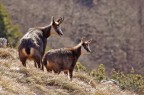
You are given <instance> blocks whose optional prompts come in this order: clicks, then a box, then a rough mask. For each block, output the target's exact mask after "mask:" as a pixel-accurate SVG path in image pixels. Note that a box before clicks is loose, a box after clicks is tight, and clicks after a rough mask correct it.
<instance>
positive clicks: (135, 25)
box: [1, 0, 144, 75]
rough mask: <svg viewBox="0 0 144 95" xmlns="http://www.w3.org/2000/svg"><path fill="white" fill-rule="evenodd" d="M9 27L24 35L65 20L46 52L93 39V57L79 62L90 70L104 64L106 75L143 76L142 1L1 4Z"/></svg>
mask: <svg viewBox="0 0 144 95" xmlns="http://www.w3.org/2000/svg"><path fill="white" fill-rule="evenodd" d="M1 2H2V3H3V4H4V5H5V6H6V8H7V9H8V11H9V13H10V16H11V19H12V23H13V24H19V26H20V29H21V31H22V32H23V33H26V32H27V30H28V28H30V27H35V26H44V25H47V24H49V22H50V17H51V16H54V17H60V16H64V17H65V20H64V23H63V24H62V30H63V32H64V36H63V37H61V38H60V37H58V36H51V37H50V38H49V39H48V47H49V48H61V47H71V46H74V45H75V44H76V43H77V42H78V41H79V39H80V38H81V37H83V36H86V37H87V38H92V39H93V42H92V44H91V48H92V54H91V55H85V56H83V57H81V58H80V61H81V63H83V64H85V66H87V67H88V68H89V69H95V68H97V66H98V65H99V64H104V65H105V66H106V70H107V71H109V72H110V71H111V69H112V68H114V69H115V70H117V71H119V70H120V71H123V72H125V73H130V71H131V69H134V70H135V73H139V74H143V75H144V69H143V68H142V67H143V66H144V64H143V63H144V58H143V57H144V48H143V47H144V44H143V43H144V40H143V39H144V32H143V31H144V28H143V25H144V24H143V23H144V19H143V16H144V10H143V9H144V6H143V5H144V1H143V0H40V1H39V0H21V1H20V0H10V1H9V0H1Z"/></svg>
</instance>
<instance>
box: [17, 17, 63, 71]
mask: <svg viewBox="0 0 144 95" xmlns="http://www.w3.org/2000/svg"><path fill="white" fill-rule="evenodd" d="M62 21H63V19H62V18H60V19H58V20H57V21H56V22H55V21H54V18H53V17H52V21H51V24H50V25H48V26H45V27H39V28H30V29H29V30H28V32H27V33H26V34H25V35H24V36H23V37H22V38H21V40H20V43H19V46H18V52H19V58H20V61H21V62H22V64H23V66H25V67H26V60H27V59H32V60H34V62H35V67H37V65H38V68H41V67H42V68H41V69H42V70H43V65H42V66H41V63H42V57H43V55H44V52H45V48H46V44H47V38H48V37H49V36H50V32H51V28H52V27H53V28H54V30H55V31H56V32H57V33H58V34H59V35H63V33H62V31H61V29H60V27H59V25H60V23H61V22H62Z"/></svg>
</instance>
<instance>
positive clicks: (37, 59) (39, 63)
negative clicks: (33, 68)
mask: <svg viewBox="0 0 144 95" xmlns="http://www.w3.org/2000/svg"><path fill="white" fill-rule="evenodd" d="M34 60H35V63H36V64H37V66H38V68H39V69H41V57H39V56H35V57H34Z"/></svg>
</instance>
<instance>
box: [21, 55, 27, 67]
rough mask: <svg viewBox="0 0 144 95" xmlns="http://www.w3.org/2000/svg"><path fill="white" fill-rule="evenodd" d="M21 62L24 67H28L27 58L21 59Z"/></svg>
mask: <svg viewBox="0 0 144 95" xmlns="http://www.w3.org/2000/svg"><path fill="white" fill-rule="evenodd" d="M20 61H21V62H22V65H23V66H24V67H26V58H22V57H20Z"/></svg>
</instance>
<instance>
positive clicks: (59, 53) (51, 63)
mask: <svg viewBox="0 0 144 95" xmlns="http://www.w3.org/2000/svg"><path fill="white" fill-rule="evenodd" d="M90 43H91V40H88V41H84V38H82V39H81V42H80V43H79V44H78V45H76V46H75V47H72V48H61V49H52V50H49V51H48V52H47V53H46V54H45V55H44V58H43V64H44V66H45V67H46V69H47V71H48V72H51V71H52V70H53V71H54V72H55V73H58V74H59V73H60V72H61V71H64V73H65V74H68V72H69V76H70V79H71V80H72V77H73V70H74V67H75V65H76V62H77V60H78V58H79V57H80V55H81V47H82V46H83V47H84V49H85V50H86V51H87V52H91V50H90V47H89V44H90Z"/></svg>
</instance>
